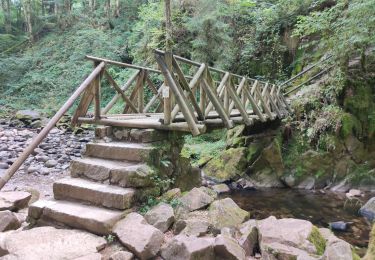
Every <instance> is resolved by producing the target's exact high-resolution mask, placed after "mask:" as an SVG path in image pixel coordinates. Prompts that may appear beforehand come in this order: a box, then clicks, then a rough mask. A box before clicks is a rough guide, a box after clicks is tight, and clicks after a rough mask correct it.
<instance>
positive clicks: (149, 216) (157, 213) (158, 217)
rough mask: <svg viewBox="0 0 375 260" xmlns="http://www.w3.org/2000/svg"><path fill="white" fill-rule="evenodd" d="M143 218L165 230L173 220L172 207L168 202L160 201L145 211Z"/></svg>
mask: <svg viewBox="0 0 375 260" xmlns="http://www.w3.org/2000/svg"><path fill="white" fill-rule="evenodd" d="M145 219H146V221H147V222H148V223H149V224H150V225H153V226H154V227H156V228H157V229H159V230H160V231H161V232H165V231H167V230H168V229H169V227H170V226H171V225H172V224H173V222H174V212H173V208H172V206H171V205H169V204H166V203H160V204H158V205H156V206H155V207H153V208H152V209H151V210H150V211H148V212H147V213H146V215H145Z"/></svg>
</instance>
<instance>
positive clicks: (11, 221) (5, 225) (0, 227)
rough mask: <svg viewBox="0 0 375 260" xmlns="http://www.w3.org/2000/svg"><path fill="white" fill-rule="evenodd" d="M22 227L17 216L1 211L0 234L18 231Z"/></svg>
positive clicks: (7, 211)
mask: <svg viewBox="0 0 375 260" xmlns="http://www.w3.org/2000/svg"><path fill="white" fill-rule="evenodd" d="M20 226H21V223H20V221H19V220H18V218H17V217H16V215H15V214H14V213H13V212H11V211H9V210H5V211H0V232H4V231H8V230H13V229H17V228H19V227H20Z"/></svg>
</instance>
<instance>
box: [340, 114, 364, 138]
mask: <svg viewBox="0 0 375 260" xmlns="http://www.w3.org/2000/svg"><path fill="white" fill-rule="evenodd" d="M341 125H342V126H341V131H340V133H341V135H342V137H344V138H346V137H348V136H349V135H351V134H355V135H357V136H358V135H359V134H360V133H361V132H362V126H361V122H360V121H359V120H358V119H357V118H356V117H355V116H353V115H352V114H349V113H344V114H343V115H342V117H341Z"/></svg>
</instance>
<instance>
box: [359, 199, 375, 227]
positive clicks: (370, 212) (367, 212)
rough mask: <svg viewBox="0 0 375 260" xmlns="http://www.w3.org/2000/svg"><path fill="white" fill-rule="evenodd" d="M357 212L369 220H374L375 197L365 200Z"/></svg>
mask: <svg viewBox="0 0 375 260" xmlns="http://www.w3.org/2000/svg"><path fill="white" fill-rule="evenodd" d="M359 213H361V215H362V216H364V217H365V218H367V219H368V220H369V221H374V220H375V197H373V198H371V199H370V200H369V201H367V202H366V204H365V205H363V206H362V207H361V209H360V210H359Z"/></svg>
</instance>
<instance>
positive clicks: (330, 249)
mask: <svg viewBox="0 0 375 260" xmlns="http://www.w3.org/2000/svg"><path fill="white" fill-rule="evenodd" d="M319 232H320V234H321V235H322V237H323V238H324V239H325V241H326V247H325V251H324V255H323V260H336V259H340V260H352V259H353V253H352V248H351V246H350V244H349V243H348V242H345V241H344V240H342V239H339V238H337V237H336V236H335V235H334V234H333V233H332V232H331V230H329V229H327V228H320V229H319Z"/></svg>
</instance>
